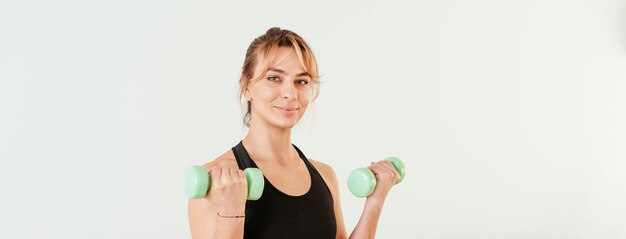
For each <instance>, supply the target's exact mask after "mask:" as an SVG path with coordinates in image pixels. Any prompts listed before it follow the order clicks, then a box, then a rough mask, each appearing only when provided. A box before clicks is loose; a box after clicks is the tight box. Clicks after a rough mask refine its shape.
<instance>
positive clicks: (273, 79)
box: [267, 76, 278, 81]
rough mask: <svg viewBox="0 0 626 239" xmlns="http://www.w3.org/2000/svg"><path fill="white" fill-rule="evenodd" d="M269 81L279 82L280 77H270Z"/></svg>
mask: <svg viewBox="0 0 626 239" xmlns="http://www.w3.org/2000/svg"><path fill="white" fill-rule="evenodd" d="M267 80H269V81H277V80H278V77H276V76H270V77H267Z"/></svg>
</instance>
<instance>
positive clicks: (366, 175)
mask: <svg viewBox="0 0 626 239" xmlns="http://www.w3.org/2000/svg"><path fill="white" fill-rule="evenodd" d="M384 160H387V161H389V162H391V165H393V167H394V168H395V169H396V171H397V172H398V174H400V178H399V179H398V181H396V183H395V184H398V183H400V182H402V180H403V179H404V163H403V162H402V160H400V159H399V158H396V157H388V158H385V159H384ZM348 188H349V189H350V192H352V194H354V196H357V197H367V196H369V195H371V194H372V193H373V192H374V189H375V188H376V176H374V173H372V171H371V170H369V169H368V168H357V169H355V170H352V172H351V173H350V177H349V178H348Z"/></svg>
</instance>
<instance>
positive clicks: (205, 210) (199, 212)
mask: <svg viewBox="0 0 626 239" xmlns="http://www.w3.org/2000/svg"><path fill="white" fill-rule="evenodd" d="M187 214H188V218H189V228H190V230H191V238H193V239H206V238H213V233H214V232H215V220H216V218H215V215H216V214H215V208H214V207H213V206H212V205H211V204H210V203H209V201H207V200H205V199H189V203H188V212H187Z"/></svg>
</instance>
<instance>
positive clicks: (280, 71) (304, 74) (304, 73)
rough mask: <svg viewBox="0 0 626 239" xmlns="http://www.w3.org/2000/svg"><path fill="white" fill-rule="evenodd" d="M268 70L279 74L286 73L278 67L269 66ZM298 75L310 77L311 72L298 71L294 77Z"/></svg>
mask: <svg viewBox="0 0 626 239" xmlns="http://www.w3.org/2000/svg"><path fill="white" fill-rule="evenodd" d="M270 71H275V72H278V73H281V74H283V75H286V74H285V71H283V70H281V69H278V68H270ZM300 76H308V77H311V74H309V73H308V72H302V73H298V75H296V77H300Z"/></svg>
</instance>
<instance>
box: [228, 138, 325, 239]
mask: <svg viewBox="0 0 626 239" xmlns="http://www.w3.org/2000/svg"><path fill="white" fill-rule="evenodd" d="M292 145H293V144H292ZM293 147H294V148H295V149H296V151H298V154H299V155H300V158H302V160H303V161H304V163H305V164H306V167H307V169H308V171H309V176H310V177H311V187H310V188H309V191H308V192H306V193H305V194H303V195H300V196H292V195H288V194H285V193H283V192H281V191H280V190H278V189H277V188H276V187H274V185H272V184H271V183H270V182H269V181H268V180H267V178H265V188H264V189H263V195H262V196H261V198H259V200H257V201H246V219H245V224H244V233H243V237H244V238H245V239H251V238H271V239H280V238H315V239H324V238H335V237H336V235H337V222H336V219H335V210H334V203H333V197H332V194H331V193H330V189H329V188H328V186H327V185H326V183H325V182H324V179H323V178H322V176H321V175H320V174H319V172H318V171H317V170H316V169H315V167H313V165H312V164H311V162H309V160H308V159H307V158H306V157H305V156H304V154H303V153H302V151H300V149H298V147H296V146H295V145H293ZM232 150H233V153H234V154H235V158H236V159H237V164H238V165H239V168H240V169H242V170H243V169H246V168H249V167H255V168H256V167H257V166H256V164H255V163H254V161H253V160H252V159H251V158H250V156H249V155H248V152H247V151H246V149H245V148H244V147H243V144H242V142H239V144H237V146H235V147H233V148H232ZM303 176H304V175H303Z"/></svg>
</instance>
